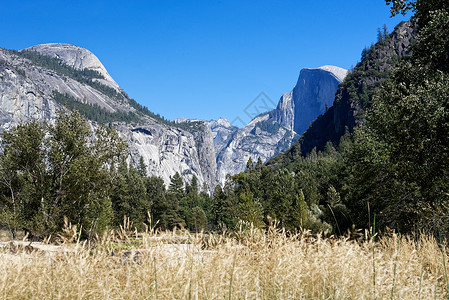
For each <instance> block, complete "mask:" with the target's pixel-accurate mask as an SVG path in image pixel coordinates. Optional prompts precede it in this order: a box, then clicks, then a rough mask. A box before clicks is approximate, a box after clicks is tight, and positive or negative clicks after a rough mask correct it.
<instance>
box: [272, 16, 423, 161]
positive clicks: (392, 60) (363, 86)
mask: <svg viewBox="0 0 449 300" xmlns="http://www.w3.org/2000/svg"><path fill="white" fill-rule="evenodd" d="M416 35H417V31H416V29H415V27H414V24H413V23H411V22H401V23H400V24H398V25H397V26H396V28H395V29H394V31H393V32H392V33H391V34H390V35H389V36H388V37H386V38H385V39H383V40H382V41H379V42H378V43H376V44H375V45H373V46H371V47H370V48H369V49H365V50H364V51H363V53H362V60H361V62H360V63H358V64H357V66H356V67H355V68H354V70H353V71H352V72H350V73H349V74H348V76H346V78H345V80H344V81H343V82H342V83H341V84H340V86H339V88H338V90H337V92H336V94H335V101H334V105H333V106H332V107H330V108H329V109H328V110H327V111H326V112H325V113H324V114H323V115H321V116H319V117H318V118H317V119H316V120H314V121H313V123H312V125H311V126H310V127H309V128H308V129H307V130H306V131H305V132H304V133H303V135H302V136H301V138H300V139H299V140H298V142H296V143H295V144H294V145H293V146H292V147H291V148H290V149H288V150H287V151H286V152H285V153H283V154H280V155H278V156H276V157H275V158H273V159H272V160H271V161H270V162H269V164H271V165H280V166H282V165H288V164H289V163H293V162H294V161H295V159H296V157H297V156H299V155H307V154H308V153H310V152H311V151H312V150H313V149H316V150H318V151H322V150H324V148H325V145H326V143H327V142H329V141H330V142H332V143H333V144H334V146H337V145H338V143H339V141H340V138H341V137H342V136H343V135H344V134H345V133H346V132H352V131H353V130H354V127H356V126H359V125H361V124H363V122H364V120H365V110H366V109H367V108H368V107H369V106H370V105H371V103H372V101H373V96H374V95H375V92H376V90H377V89H378V87H380V85H381V84H382V82H383V81H384V80H385V79H386V78H387V77H388V74H389V72H390V71H391V69H393V68H394V67H395V66H396V65H397V64H398V63H399V61H400V60H401V58H403V57H406V56H409V55H410V54H411V53H410V46H411V45H412V44H413V41H414V39H415V37H416Z"/></svg>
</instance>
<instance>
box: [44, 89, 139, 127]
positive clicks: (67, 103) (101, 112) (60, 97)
mask: <svg viewBox="0 0 449 300" xmlns="http://www.w3.org/2000/svg"><path fill="white" fill-rule="evenodd" d="M53 100H55V101H56V102H58V103H59V104H61V105H62V106H64V107H66V108H67V109H69V110H72V111H74V110H76V111H78V112H79V113H80V114H81V115H82V116H84V117H85V118H87V119H89V120H92V121H95V122H98V123H101V124H106V123H111V122H127V123H129V122H138V121H140V119H139V117H138V116H137V115H136V114H135V113H134V112H131V111H129V112H125V111H115V112H109V111H107V110H106V109H104V108H101V107H99V106H98V105H96V104H94V105H90V104H87V103H82V102H80V101H78V100H76V99H75V98H73V97H71V96H69V95H67V94H61V93H59V92H57V91H54V92H53Z"/></svg>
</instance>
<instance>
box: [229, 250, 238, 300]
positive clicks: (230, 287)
mask: <svg viewBox="0 0 449 300" xmlns="http://www.w3.org/2000/svg"><path fill="white" fill-rule="evenodd" d="M236 258H237V251H235V252H234V259H233V260H232V270H231V279H230V281H229V297H228V299H229V300H231V296H232V281H233V279H234V269H235V262H236Z"/></svg>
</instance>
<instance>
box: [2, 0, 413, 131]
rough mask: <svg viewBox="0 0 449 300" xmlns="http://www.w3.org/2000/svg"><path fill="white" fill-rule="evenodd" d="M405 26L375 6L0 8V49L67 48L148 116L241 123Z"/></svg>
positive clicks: (257, 1)
mask: <svg viewBox="0 0 449 300" xmlns="http://www.w3.org/2000/svg"><path fill="white" fill-rule="evenodd" d="M406 18H407V17H402V16H399V17H395V18H390V13H389V8H388V7H387V6H386V4H385V1H384V0H346V1H335V0H315V1H304V0H251V1H245V0H239V1H225V0H217V1H214V0H205V1H202V0H197V1H188V0H179V1H171V0H157V1H153V0H142V1H141V0H136V1H133V0H128V1H125V0H120V1H116V0H107V1H99V0H89V1H85V0H73V1H62V0H59V1H56V0H55V1H46V0H41V1H36V0H33V1H29V0H20V1H3V0H2V1H0V37H1V38H0V47H2V48H7V49H22V48H26V47H30V46H33V45H36V44H42V43H54V42H63V43H70V44H75V45H78V46H81V47H85V48H87V49H88V50H90V51H92V52H93V53H94V54H95V55H96V56H97V57H98V58H99V59H100V60H101V62H102V63H103V64H104V65H105V67H106V69H107V70H108V72H109V73H110V74H111V76H112V77H113V78H114V79H115V80H116V81H117V83H118V84H119V85H120V86H121V87H122V88H123V89H124V90H125V91H126V92H127V93H128V95H129V96H130V97H132V98H134V99H136V100H137V101H138V102H139V103H141V104H143V105H146V106H147V107H148V108H149V109H150V110H151V111H153V112H155V113H160V114H161V115H163V116H165V117H167V118H169V119H174V118H177V117H188V118H200V119H205V120H209V119H212V118H214V119H218V118H219V117H226V118H228V119H229V120H231V121H232V120H234V119H235V118H236V117H241V118H242V119H243V120H244V121H248V119H249V118H248V117H247V116H246V115H245V114H244V112H243V111H244V109H245V107H246V106H247V105H248V104H249V103H251V102H252V100H253V99H254V98H255V97H257V95H259V94H260V93H261V92H264V93H265V94H266V95H267V96H268V97H269V98H271V99H272V100H273V102H275V103H277V101H278V100H279V97H280V96H281V95H282V93H284V92H289V91H291V89H292V88H293V87H294V85H295V84H296V80H297V78H298V74H299V71H300V70H301V69H302V68H314V67H319V66H322V65H336V66H339V67H342V68H347V69H348V68H350V67H351V66H352V65H355V64H356V63H357V61H358V60H359V59H360V53H361V51H362V49H363V48H364V47H365V46H369V45H371V44H372V43H374V42H375V41H376V35H377V28H378V27H382V26H383V24H386V25H387V26H388V28H389V29H390V30H392V29H393V28H394V26H395V25H396V24H397V23H399V22H400V21H401V20H404V19H406ZM237 125H238V124H237Z"/></svg>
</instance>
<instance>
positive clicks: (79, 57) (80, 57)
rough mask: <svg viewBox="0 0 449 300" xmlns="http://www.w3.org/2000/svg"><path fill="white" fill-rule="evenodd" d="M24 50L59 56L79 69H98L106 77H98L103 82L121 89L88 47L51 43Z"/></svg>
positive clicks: (69, 64)
mask: <svg viewBox="0 0 449 300" xmlns="http://www.w3.org/2000/svg"><path fill="white" fill-rule="evenodd" d="M23 51H36V52H39V53H41V54H43V55H47V56H51V57H57V58H59V59H61V60H62V61H63V62H64V63H65V64H67V65H68V66H70V67H72V68H75V69H78V70H83V69H89V70H93V71H97V72H98V73H100V74H101V75H102V76H103V77H104V78H105V79H98V80H99V81H100V82H101V83H102V84H106V85H107V86H110V87H112V88H115V89H117V90H120V87H119V86H118V84H117V83H116V82H115V81H114V79H112V77H111V75H109V73H108V71H106V68H105V67H104V66H103V64H102V63H101V62H100V60H99V59H98V58H97V57H96V56H95V55H94V54H93V53H92V52H90V51H89V50H87V49H84V48H82V47H78V46H75V45H70V44H63V43H51V44H42V45H36V46H33V47H30V48H26V49H23Z"/></svg>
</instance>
